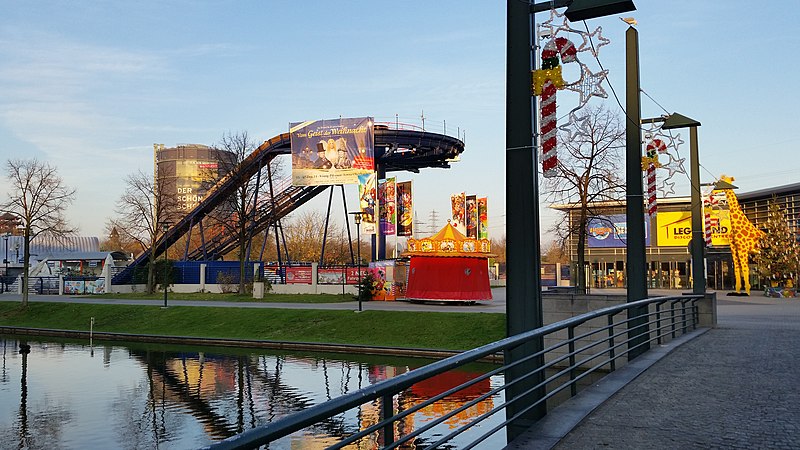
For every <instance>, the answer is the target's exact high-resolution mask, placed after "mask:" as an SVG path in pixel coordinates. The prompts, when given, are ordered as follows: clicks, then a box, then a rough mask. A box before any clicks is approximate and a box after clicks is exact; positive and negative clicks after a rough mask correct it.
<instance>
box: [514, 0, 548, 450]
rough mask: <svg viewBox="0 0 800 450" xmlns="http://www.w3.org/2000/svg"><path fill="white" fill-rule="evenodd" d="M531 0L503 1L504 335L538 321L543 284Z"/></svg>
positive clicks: (529, 399)
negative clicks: (504, 108)
mask: <svg viewBox="0 0 800 450" xmlns="http://www.w3.org/2000/svg"><path fill="white" fill-rule="evenodd" d="M533 22H534V20H533V14H532V13H531V9H530V4H529V3H527V2H521V1H519V0H508V1H507V33H508V34H507V45H508V48H507V65H506V236H507V238H508V246H507V247H506V270H507V272H506V275H507V281H506V330H507V333H508V336H513V335H515V334H519V333H522V332H525V331H529V330H533V329H536V328H539V327H541V326H542V324H543V322H542V289H541V281H540V273H541V272H540V262H539V194H538V179H537V171H536V168H537V149H536V147H535V146H534V145H533V130H534V129H535V117H536V116H535V114H534V111H535V107H536V101H535V97H532V96H531V69H532V67H533V66H532V61H533V60H532V57H533V56H534V55H533V52H532V48H533V42H532V35H533V34H532V30H533V29H534V23H533ZM542 348H543V342H542V340H541V339H538V340H535V341H533V342H529V343H527V344H525V345H523V346H520V347H518V348H516V349H514V350H511V351H508V352H506V354H505V362H506V364H510V363H512V362H515V361H519V360H520V359H522V358H523V357H525V356H528V355H532V354H534V353H537V352H539V351H541V349H542ZM543 364H544V359H543V358H542V357H537V358H533V359H532V360H530V361H527V362H525V363H523V364H519V365H518V366H516V367H514V368H511V369H509V370H508V371H506V373H505V377H506V383H510V382H511V381H513V380H517V379H520V378H522V377H523V376H525V375H527V374H530V373H531V372H532V371H534V370H536V369H538V368H540V367H541V366H542V365H543ZM543 379H544V375H543V374H538V375H536V376H530V377H527V378H525V379H524V380H523V381H520V382H518V383H516V384H515V385H514V386H512V387H510V388H509V390H508V391H507V392H506V395H507V400H508V399H512V398H517V397H520V396H522V395H523V393H524V392H525V391H526V390H529V389H531V388H532V387H533V386H535V385H536V384H538V383H540V382H541V381H542V380H543ZM544 394H545V392H544V389H543V388H540V389H536V390H534V391H532V392H531V393H528V394H524V398H520V399H519V400H518V401H516V402H515V403H513V404H511V405H509V407H508V408H506V416H507V418H511V417H513V416H514V415H516V414H517V413H518V412H520V410H521V409H523V408H525V407H527V406H529V405H531V404H532V403H534V402H535V401H537V400H539V399H541V398H542V397H543V396H544ZM545 413H546V407H545V405H540V406H538V407H536V408H533V409H531V410H530V411H527V412H525V413H523V414H521V415H520V417H519V418H518V419H516V420H514V421H512V422H511V423H510V424H509V425H508V427H507V437H508V441H509V442H511V441H512V440H513V439H514V438H515V437H516V436H518V435H519V434H520V433H522V432H523V431H525V430H526V429H527V428H528V427H529V426H530V425H531V424H532V423H533V421H535V420H536V419H539V418H541V417H542V416H544V415H545Z"/></svg>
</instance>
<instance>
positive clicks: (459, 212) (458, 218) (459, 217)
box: [450, 192, 467, 234]
mask: <svg viewBox="0 0 800 450" xmlns="http://www.w3.org/2000/svg"><path fill="white" fill-rule="evenodd" d="M466 202H467V200H466V195H465V194H464V193H463V192H462V193H460V194H453V195H451V196H450V205H451V209H452V219H451V220H450V225H452V226H453V228H455V229H456V230H458V231H459V232H461V233H462V234H467V224H466V222H465V220H466Z"/></svg>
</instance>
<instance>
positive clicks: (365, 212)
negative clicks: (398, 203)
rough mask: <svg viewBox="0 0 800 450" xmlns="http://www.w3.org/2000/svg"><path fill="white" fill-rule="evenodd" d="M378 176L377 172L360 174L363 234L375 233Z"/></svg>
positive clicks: (359, 185) (360, 205)
mask: <svg viewBox="0 0 800 450" xmlns="http://www.w3.org/2000/svg"><path fill="white" fill-rule="evenodd" d="M377 180H378V177H377V175H375V172H371V173H369V174H363V175H359V176H358V205H359V207H360V208H361V212H362V214H361V234H375V230H376V229H377V223H378V222H377V216H376V215H375V212H376V210H375V208H376V206H377V202H378V192H377V191H378V185H377Z"/></svg>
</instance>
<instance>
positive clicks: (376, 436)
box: [208, 295, 704, 449]
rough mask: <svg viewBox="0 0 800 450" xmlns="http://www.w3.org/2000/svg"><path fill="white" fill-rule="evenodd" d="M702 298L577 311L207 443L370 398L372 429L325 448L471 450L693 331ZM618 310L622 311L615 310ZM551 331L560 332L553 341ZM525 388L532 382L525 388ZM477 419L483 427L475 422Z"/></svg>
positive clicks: (255, 443) (229, 445)
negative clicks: (435, 390)
mask: <svg viewBox="0 0 800 450" xmlns="http://www.w3.org/2000/svg"><path fill="white" fill-rule="evenodd" d="M703 298H704V297H703V296H700V295H693V296H670V297H658V298H651V299H645V300H640V301H637V302H632V303H627V304H622V305H617V306H611V307H607V308H603V309H599V310H596V311H592V312H589V313H586V314H581V315H579V316H576V317H572V318H570V319H567V320H562V321H560V322H556V323H553V324H550V325H546V326H544V327H541V328H538V329H536V330H532V331H529V332H526V333H521V334H519V335H516V336H512V337H508V338H506V339H503V340H500V341H497V342H494V343H491V344H487V345H485V346H482V347H478V348H476V349H473V350H469V351H467V352H464V353H461V354H459V355H456V356H453V357H450V358H447V359H444V360H441V361H438V362H435V363H433V364H430V365H427V366H424V367H422V368H419V369H416V370H412V371H410V372H408V373H405V374H403V375H400V376H397V377H395V378H392V379H389V380H386V381H383V382H380V383H377V384H375V385H372V386H370V387H367V388H364V389H361V390H358V391H356V392H353V393H350V394H348V395H345V396H342V397H339V398H335V399H333V400H330V401H327V402H325V403H321V404H318V405H315V406H313V407H311V408H308V409H306V410H304V411H301V412H299V413H296V414H293V415H290V416H287V417H284V418H281V419H279V420H276V421H275V422H272V423H270V424H268V425H266V426H262V427H258V428H254V429H252V430H249V431H246V432H244V433H242V434H239V435H237V436H234V437H231V438H229V439H226V440H224V441H221V442H218V443H216V444H214V445H212V446H210V447H208V448H212V449H246V448H256V447H259V446H262V445H266V444H269V443H270V442H273V441H275V440H277V439H280V438H282V437H285V436H288V435H290V434H292V433H294V432H297V431H300V430H304V429H306V428H309V427H311V426H313V425H315V424H317V423H319V422H322V421H324V420H330V419H332V418H333V417H335V416H337V415H339V414H343V413H346V412H348V411H351V410H353V409H355V408H359V407H361V406H363V405H367V404H368V403H371V402H376V401H377V402H380V404H381V407H380V411H381V414H380V420H379V421H378V422H377V423H375V424H374V425H372V426H368V427H365V428H364V429H362V430H360V431H358V432H354V433H352V434H350V435H349V436H344V437H343V438H342V439H341V440H340V441H339V442H337V443H335V444H330V447H329V448H336V449H338V448H343V447H345V446H347V445H350V444H353V443H357V442H359V441H361V440H362V439H363V440H365V441H366V440H367V439H369V440H370V441H371V442H378V443H379V444H380V446H381V447H382V448H386V449H392V448H398V447H401V446H403V447H406V446H413V445H414V441H415V440H416V439H418V438H420V439H426V441H425V446H426V448H437V447H439V446H443V445H447V443H448V442H449V441H451V440H452V439H453V438H455V437H457V436H460V435H462V434H463V433H466V432H470V441H469V442H470V443H469V444H467V445H466V446H465V447H464V448H472V447H474V446H477V445H479V444H480V443H481V442H484V441H485V440H486V439H488V438H489V437H491V436H493V435H495V434H496V433H498V432H501V431H502V430H504V428H505V427H506V426H507V425H508V424H509V423H511V422H512V421H515V420H517V419H518V418H519V417H520V416H522V415H524V414H526V413H528V412H529V411H531V410H534V408H539V409H542V408H544V409H546V408H547V402H548V400H550V399H552V398H553V397H554V396H556V395H559V394H561V393H562V392H564V393H566V392H568V393H569V395H570V396H574V395H576V394H577V392H578V390H579V386H580V383H581V381H582V380H584V379H585V378H586V377H589V376H591V375H593V374H594V375H596V374H597V373H599V372H602V373H605V372H612V371H614V370H616V368H617V367H618V366H619V365H621V364H618V363H623V362H624V361H626V360H627V359H628V354H629V353H631V352H633V354H636V353H639V352H641V351H643V350H645V349H647V348H649V345H650V343H652V342H655V343H658V344H661V343H663V342H665V341H668V340H670V339H673V338H675V337H676V336H677V335H678V334H679V333H681V334H682V333H686V332H688V331H689V330H690V329H691V330H693V329H695V328H696V327H697V324H698V323H699V317H700V312H699V308H698V301H699V300H701V299H703ZM634 311H644V312H642V313H641V314H642V315H640V316H637V317H631V316H632V314H633V312H634ZM626 312H627V313H628V314H622V313H626ZM622 316H625V317H624V318H623V317H622ZM554 336H566V337H563V338H558V339H554V338H553V337H554ZM541 341H544V342H546V344H545V345H546V346H545V347H544V349H543V350H541V351H538V352H535V353H533V354H529V355H527V356H525V357H523V358H521V359H518V360H516V361H513V362H511V363H510V364H505V365H502V366H500V367H497V368H496V369H494V370H491V371H489V372H487V373H485V374H483V375H481V376H479V377H476V378H473V379H471V380H469V381H467V382H465V383H462V384H460V385H459V386H456V387H453V388H451V389H448V390H446V391H443V392H441V393H439V394H438V395H434V396H432V397H431V398H430V399H428V400H426V401H424V402H421V403H419V404H417V405H415V406H413V407H411V408H409V409H407V410H404V411H400V412H396V411H395V410H394V405H395V396H397V395H399V394H400V393H402V392H404V391H406V390H407V389H409V388H411V387H412V386H414V385H415V384H417V383H420V382H423V381H425V380H428V379H430V378H432V377H434V376H437V375H439V374H442V373H445V372H448V371H450V370H453V369H456V368H459V367H462V366H464V365H466V364H469V363H472V362H475V361H478V360H481V359H483V358H486V357H488V356H492V355H497V354H499V353H501V352H509V351H511V350H514V349H517V348H518V347H520V346H523V345H525V344H532V343H536V342H541ZM538 360H544V361H546V362H545V363H543V364H541V365H539V367H538V368H537V369H535V370H533V371H530V372H528V373H526V374H524V375H522V376H520V377H518V378H516V379H513V380H510V381H509V380H506V382H505V384H502V385H499V386H496V387H493V388H492V389H491V390H489V391H488V392H486V393H484V394H482V395H480V396H479V397H477V398H475V399H474V400H472V401H470V402H468V403H465V404H462V405H461V406H459V407H457V408H454V409H450V410H448V406H447V403H446V402H445V401H443V400H444V399H446V398H447V397H449V396H452V395H454V394H457V393H458V392H461V391H464V390H465V389H469V388H470V387H471V386H473V385H475V384H476V383H479V382H481V381H484V380H487V379H488V378H489V377H491V376H494V375H498V374H501V373H504V372H505V371H508V370H509V369H515V368H516V369H517V370H518V369H519V367H521V365H525V364H531V362H532V361H538ZM530 385H533V386H532V387H529V388H528V386H530ZM521 386H525V387H526V388H527V390H526V391H524V392H523V393H522V394H520V395H517V396H515V397H513V398H508V397H509V396H508V395H507V396H506V399H505V401H504V402H503V403H501V404H499V405H496V406H494V407H493V408H492V409H491V410H489V411H486V412H483V413H481V414H478V415H475V416H474V417H473V419H472V420H470V421H468V422H463V423H460V424H459V426H457V427H453V428H452V429H449V430H448V431H449V433H447V434H446V435H442V433H439V434H433V433H431V430H432V429H433V428H434V427H436V426H437V425H440V424H442V423H445V422H446V421H448V420H449V419H451V418H452V417H454V416H455V415H456V414H459V413H461V412H462V411H465V410H467V409H469V408H472V407H475V406H476V405H477V404H478V403H479V402H480V401H482V400H484V399H486V398H488V397H490V396H493V395H495V394H497V393H499V392H507V390H508V389H509V388H513V389H517V390H519V389H520V387H521ZM537 393H543V394H537ZM531 396H534V399H535V400H534V401H532V402H530V403H528V404H524V405H523V404H521V402H520V399H530V397H531ZM432 405H436V407H438V408H439V409H437V411H441V412H440V414H438V417H437V418H436V419H435V420H432V421H429V422H427V423H425V424H424V425H423V426H420V427H418V428H416V429H415V430H413V431H409V432H407V433H406V434H405V435H403V436H397V438H396V437H395V431H396V430H399V429H400V428H399V427H396V425H395V424H397V423H399V421H401V420H403V419H404V418H407V417H408V416H410V415H411V414H414V413H416V412H418V411H420V410H422V409H423V408H427V407H431V406H432ZM507 408H509V410H513V411H515V412H514V413H513V414H506V417H502V418H501V420H499V424H497V425H493V426H490V425H485V420H486V419H487V418H489V417H492V416H494V415H495V414H498V413H502V412H503V411H504V410H506V409H507ZM497 417H500V416H497ZM481 424H484V426H479V425H481ZM486 428H488V429H486ZM406 431H408V430H406ZM462 442H463V441H462Z"/></svg>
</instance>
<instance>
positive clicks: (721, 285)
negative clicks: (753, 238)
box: [551, 183, 800, 290]
mask: <svg viewBox="0 0 800 450" xmlns="http://www.w3.org/2000/svg"><path fill="white" fill-rule="evenodd" d="M734 192H735V193H736V197H737V198H738V199H739V204H740V205H741V207H742V210H743V212H744V213H745V215H746V216H747V218H748V219H750V221H751V222H752V223H753V224H754V225H755V226H756V227H758V228H761V229H763V228H764V223H765V222H766V221H767V216H768V212H769V203H770V201H771V200H773V199H774V200H775V201H777V202H778V204H779V205H780V207H781V208H782V209H783V211H784V213H785V214H786V217H787V219H788V220H789V225H790V227H793V228H794V229H795V230H797V231H799V232H800V183H795V184H790V185H785V186H779V187H774V188H769V189H763V190H759V191H753V192H747V193H739V192H736V191H734ZM551 207H552V208H554V209H557V210H560V211H563V212H566V213H567V214H568V220H570V222H571V223H574V222H575V221H576V220H577V218H578V214H579V212H580V210H579V209H577V208H576V207H575V205H553V206H551ZM707 211H710V212H711V217H712V218H713V223H714V226H712V228H711V229H712V242H711V246H709V247H708V248H707V252H706V279H707V287H708V289H715V290H727V289H733V287H734V275H733V259H732V258H731V251H730V246H729V233H730V218H729V217H730V216H729V211H728V209H727V204H726V202H725V201H724V197H723V200H722V201H721V202H720V203H719V204H718V205H716V206H714V207H712V208H710V209H708V210H707ZM593 212H594V215H593V217H592V218H591V219H590V221H589V225H588V230H587V231H588V233H587V238H586V243H585V244H586V247H585V248H586V260H585V261H586V264H587V266H589V270H586V274H587V275H586V276H587V286H590V287H595V288H601V287H624V286H625V285H626V284H627V283H626V278H625V274H626V270H625V269H626V267H625V264H626V247H627V242H626V223H627V221H626V218H625V203H624V202H619V203H604V204H595V205H593ZM645 234H646V237H645V244H646V258H647V265H648V267H647V283H648V287H650V288H668V289H688V288H690V287H691V284H692V279H691V274H692V262H691V259H692V258H691V254H690V252H689V246H688V244H689V242H690V240H691V200H690V198H689V197H676V198H666V199H658V212H657V213H656V215H655V217H653V218H646V219H645ZM577 244H578V242H577V235H573V236H571V237H570V240H569V242H568V251H569V255H570V260H571V262H572V264H573V265H574V264H576V263H577V258H578V256H577V249H578V245H577ZM574 272H576V271H573V273H574ZM750 278H751V280H750V283H751V284H752V286H753V289H759V288H761V281H760V280H759V276H758V270H757V269H756V266H755V264H752V261H751V270H750Z"/></svg>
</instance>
